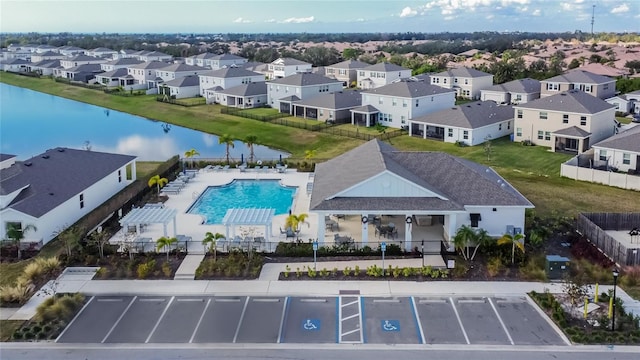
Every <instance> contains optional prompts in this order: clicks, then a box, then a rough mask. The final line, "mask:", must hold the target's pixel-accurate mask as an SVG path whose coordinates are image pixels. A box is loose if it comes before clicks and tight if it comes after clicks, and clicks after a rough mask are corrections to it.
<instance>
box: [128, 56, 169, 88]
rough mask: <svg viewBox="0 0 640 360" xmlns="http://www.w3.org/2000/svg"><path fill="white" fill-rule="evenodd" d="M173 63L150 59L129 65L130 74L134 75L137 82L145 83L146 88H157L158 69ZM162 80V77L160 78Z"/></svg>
mask: <svg viewBox="0 0 640 360" xmlns="http://www.w3.org/2000/svg"><path fill="white" fill-rule="evenodd" d="M169 65H171V64H168V63H166V62H163V61H149V62H143V63H141V64H137V65H131V66H129V67H127V72H128V75H131V76H133V78H134V79H135V81H136V84H139V85H143V84H144V85H145V88H146V89H154V88H155V86H156V85H155V79H156V70H159V69H163V68H165V67H167V66H169ZM160 80H162V79H160Z"/></svg>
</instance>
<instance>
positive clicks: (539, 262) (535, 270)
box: [520, 254, 547, 281]
mask: <svg viewBox="0 0 640 360" xmlns="http://www.w3.org/2000/svg"><path fill="white" fill-rule="evenodd" d="M545 266H546V259H545V257H544V255H542V254H539V255H535V256H532V257H530V258H529V259H527V261H526V262H525V264H524V266H522V267H520V276H522V278H523V279H526V280H536V281H547V273H546V271H545Z"/></svg>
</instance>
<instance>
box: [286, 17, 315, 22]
mask: <svg viewBox="0 0 640 360" xmlns="http://www.w3.org/2000/svg"><path fill="white" fill-rule="evenodd" d="M314 20H315V16H309V17H302V18H288V19H284V20H282V21H281V22H282V23H285V24H304V23H310V22H313V21H314Z"/></svg>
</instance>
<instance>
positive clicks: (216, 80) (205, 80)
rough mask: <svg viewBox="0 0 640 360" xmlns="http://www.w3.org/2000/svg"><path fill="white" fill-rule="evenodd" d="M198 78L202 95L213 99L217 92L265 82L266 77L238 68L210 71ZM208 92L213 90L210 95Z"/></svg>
mask: <svg viewBox="0 0 640 360" xmlns="http://www.w3.org/2000/svg"><path fill="white" fill-rule="evenodd" d="M198 76H199V77H200V95H202V96H204V97H206V98H211V97H213V96H214V91H215V90H221V89H229V88H232V87H235V86H238V85H242V84H249V83H253V82H263V81H264V75H262V74H259V73H256V72H253V71H249V70H246V69H242V68H237V67H228V68H224V69H218V70H208V71H205V72H202V73H200V74H199V75H198ZM208 90H211V91H209V94H207V92H208Z"/></svg>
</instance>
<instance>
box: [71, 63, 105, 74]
mask: <svg viewBox="0 0 640 360" xmlns="http://www.w3.org/2000/svg"><path fill="white" fill-rule="evenodd" d="M66 71H67V72H72V73H77V72H90V73H99V72H104V70H102V67H101V66H100V64H82V65H78V66H74V67H72V68H69V69H67V70H66Z"/></svg>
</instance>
